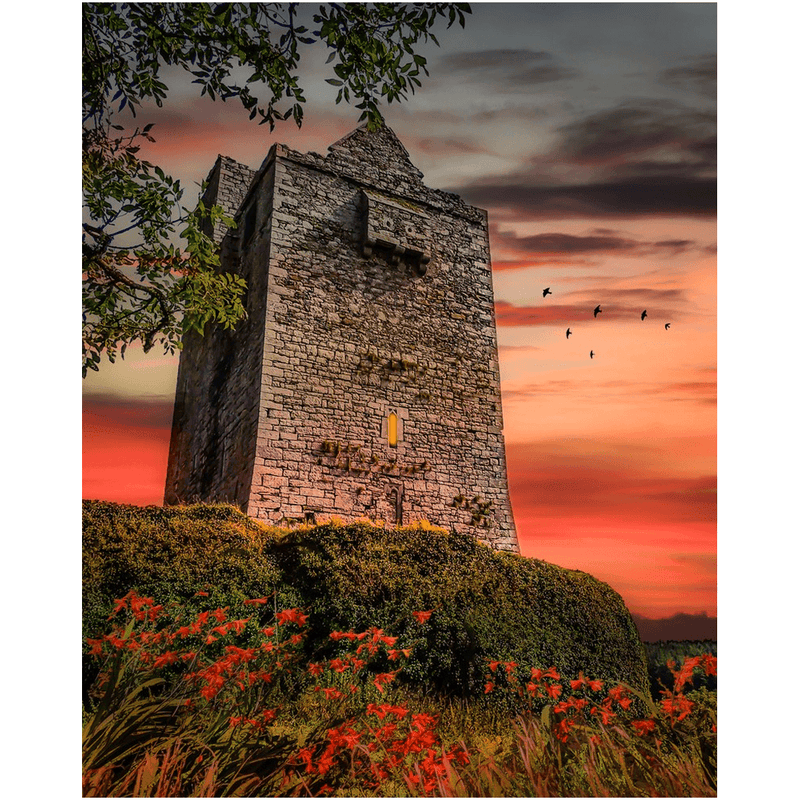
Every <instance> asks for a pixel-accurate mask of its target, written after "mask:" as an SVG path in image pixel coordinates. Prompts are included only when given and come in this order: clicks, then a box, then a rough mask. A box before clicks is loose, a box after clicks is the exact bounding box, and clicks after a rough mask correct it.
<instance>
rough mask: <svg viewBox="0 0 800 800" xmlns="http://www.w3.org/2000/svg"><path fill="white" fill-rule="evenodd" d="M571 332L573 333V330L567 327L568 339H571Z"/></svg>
mask: <svg viewBox="0 0 800 800" xmlns="http://www.w3.org/2000/svg"><path fill="white" fill-rule="evenodd" d="M571 333H572V331H571V330H570V329H569V328H567V339H569V335H570V334H571Z"/></svg>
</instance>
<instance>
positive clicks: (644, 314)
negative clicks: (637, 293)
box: [642, 309, 647, 320]
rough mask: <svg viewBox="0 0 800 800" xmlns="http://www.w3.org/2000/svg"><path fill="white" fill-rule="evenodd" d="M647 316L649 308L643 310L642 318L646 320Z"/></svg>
mask: <svg viewBox="0 0 800 800" xmlns="http://www.w3.org/2000/svg"><path fill="white" fill-rule="evenodd" d="M646 316H647V309H645V310H644V311H642V319H643V320H644V318H645V317H646Z"/></svg>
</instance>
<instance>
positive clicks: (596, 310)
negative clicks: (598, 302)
mask: <svg viewBox="0 0 800 800" xmlns="http://www.w3.org/2000/svg"><path fill="white" fill-rule="evenodd" d="M602 313H603V310H602V309H601V308H600V306H597V308H596V309H595V310H594V315H595V316H597V315H598V314H602Z"/></svg>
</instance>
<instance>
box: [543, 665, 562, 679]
mask: <svg viewBox="0 0 800 800" xmlns="http://www.w3.org/2000/svg"><path fill="white" fill-rule="evenodd" d="M542 677H543V678H552V679H553V680H556V681H560V680H561V676H560V675H559V674H558V673H557V672H556V668H555V667H550V669H549V670H547V672H545V673H544V675H542Z"/></svg>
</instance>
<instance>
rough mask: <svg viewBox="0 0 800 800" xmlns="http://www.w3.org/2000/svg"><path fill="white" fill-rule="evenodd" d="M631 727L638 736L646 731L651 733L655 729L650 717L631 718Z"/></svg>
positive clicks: (653, 721)
mask: <svg viewBox="0 0 800 800" xmlns="http://www.w3.org/2000/svg"><path fill="white" fill-rule="evenodd" d="M631 727H632V728H633V729H634V730H635V731H636V733H638V734H639V736H644V735H645V734H646V733H651V732H652V731H654V730H655V728H656V723H655V720H652V719H634V720H631Z"/></svg>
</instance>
